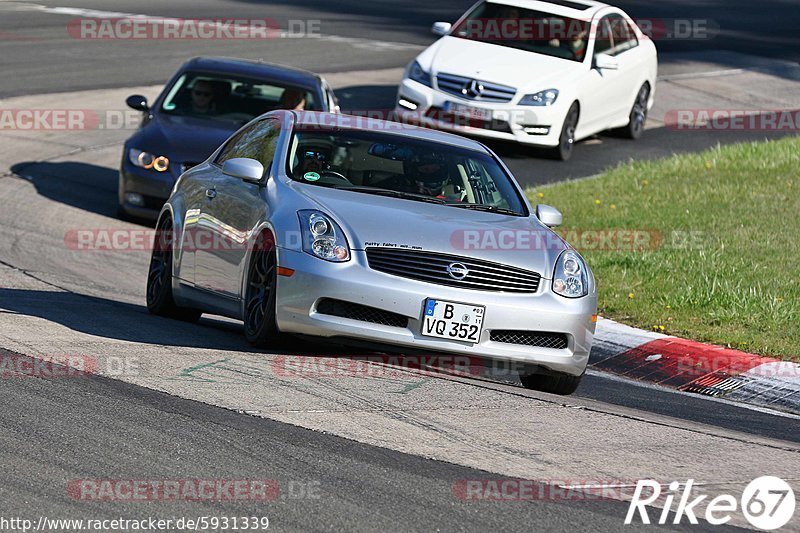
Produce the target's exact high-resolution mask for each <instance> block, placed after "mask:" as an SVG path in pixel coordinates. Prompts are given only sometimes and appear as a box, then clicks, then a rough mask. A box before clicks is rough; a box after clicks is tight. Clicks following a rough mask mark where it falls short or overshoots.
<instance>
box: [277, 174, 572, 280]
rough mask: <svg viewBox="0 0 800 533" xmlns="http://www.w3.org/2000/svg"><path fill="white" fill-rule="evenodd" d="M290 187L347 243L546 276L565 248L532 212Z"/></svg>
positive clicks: (354, 247)
mask: <svg viewBox="0 0 800 533" xmlns="http://www.w3.org/2000/svg"><path fill="white" fill-rule="evenodd" d="M290 186H291V187H292V188H293V189H295V191H296V192H297V193H299V194H301V195H303V196H305V197H306V198H307V199H308V200H309V201H310V202H312V203H313V204H316V205H317V206H318V207H317V208H318V209H319V210H320V211H322V212H323V213H325V214H327V215H329V216H331V217H332V218H333V219H334V220H335V222H336V223H338V224H339V225H340V226H341V227H342V229H343V230H344V232H345V233H346V234H347V237H348V240H349V244H350V247H351V248H352V249H355V250H363V249H365V248H367V247H370V246H387V245H388V246H396V247H398V248H402V247H409V248H412V249H415V248H416V249H422V250H425V251H430V252H440V253H444V254H452V255H458V256H463V257H472V258H477V259H484V260H486V261H493V262H496V263H501V264H505V265H510V266H515V267H518V268H523V269H526V270H532V271H535V272H538V273H540V274H541V275H542V277H545V278H548V279H550V278H551V277H552V269H553V265H554V264H555V261H556V259H557V258H558V255H559V254H560V253H561V252H562V251H563V250H565V249H566V248H568V246H567V244H566V243H565V242H564V240H563V239H561V237H560V236H558V235H557V234H556V233H555V232H553V231H551V230H550V229H549V228H547V227H545V226H543V225H542V224H541V223H540V222H539V221H538V220H537V219H536V218H535V217H534V216H531V217H515V216H508V215H500V214H497V213H489V212H484V211H470V210H467V209H459V208H456V207H445V206H441V205H436V204H430V203H425V202H418V201H414V200H404V199H400V198H389V197H384V196H376V195H372V194H365V193H357V192H349V191H343V190H337V189H329V188H326V187H320V186H315V185H306V184H302V183H292V184H291V185H290Z"/></svg>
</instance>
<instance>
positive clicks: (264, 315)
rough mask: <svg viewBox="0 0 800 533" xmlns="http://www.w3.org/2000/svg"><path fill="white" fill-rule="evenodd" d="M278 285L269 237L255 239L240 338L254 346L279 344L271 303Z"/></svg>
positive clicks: (271, 239) (271, 240)
mask: <svg viewBox="0 0 800 533" xmlns="http://www.w3.org/2000/svg"><path fill="white" fill-rule="evenodd" d="M277 285H278V257H277V254H276V252H275V240H274V239H273V237H272V234H271V233H267V232H263V233H261V235H259V237H258V240H257V241H256V245H255V247H254V249H253V254H252V256H251V258H250V268H249V269H248V273H247V288H246V289H245V308H244V334H245V337H246V338H247V341H248V342H250V343H251V344H253V345H254V346H259V347H263V346H267V345H270V344H272V345H274V344H276V343H277V342H278V341H279V340H280V337H279V336H280V332H279V331H278V326H277V323H276V320H275V301H276V296H277Z"/></svg>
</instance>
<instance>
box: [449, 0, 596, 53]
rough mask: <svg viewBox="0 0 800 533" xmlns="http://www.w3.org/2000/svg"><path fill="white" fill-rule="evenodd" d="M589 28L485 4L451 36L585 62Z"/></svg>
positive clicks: (577, 20) (574, 21)
mask: <svg viewBox="0 0 800 533" xmlns="http://www.w3.org/2000/svg"><path fill="white" fill-rule="evenodd" d="M588 34H589V24H588V22H587V21H586V20H585V19H582V18H570V17H565V16H563V15H557V14H555V13H548V12H546V11H537V10H533V9H525V8H521V7H517V6H512V5H506V4H498V3H495V2H482V3H480V4H478V5H477V6H476V7H475V8H474V9H473V10H472V11H470V12H469V13H468V14H467V15H466V16H465V17H464V18H463V19H462V20H461V21H460V22H459V23H458V25H456V27H455V28H453V30H452V31H451V32H450V35H451V36H452V37H458V38H460V39H469V40H472V41H480V42H484V43H489V44H495V45H498V46H505V47H508V48H516V49H518V50H525V51H526V52H533V53H536V54H544V55H548V56H552V57H559V58H562V59H569V60H570V61H578V62H581V61H583V59H584V57H586V44H587V43H586V41H587V36H588Z"/></svg>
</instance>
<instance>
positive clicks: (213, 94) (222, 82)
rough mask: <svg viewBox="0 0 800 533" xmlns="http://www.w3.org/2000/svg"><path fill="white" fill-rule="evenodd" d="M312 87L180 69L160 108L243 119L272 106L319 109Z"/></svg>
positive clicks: (270, 108) (242, 121)
mask: <svg viewBox="0 0 800 533" xmlns="http://www.w3.org/2000/svg"><path fill="white" fill-rule="evenodd" d="M320 104H321V105H322V106H324V105H325V104H324V102H317V100H316V98H315V96H314V91H311V90H308V89H305V88H300V87H294V86H291V85H284V84H282V83H279V82H271V81H269V82H268V81H265V80H259V79H253V78H242V77H237V76H233V75H227V74H211V73H207V72H191V71H189V72H184V73H183V74H182V75H181V76H180V77H179V78H178V79H177V80H176V81H175V83H174V84H173V85H172V86H171V87H170V88H169V90H168V91H167V95H166V97H165V98H164V103H163V104H162V105H161V112H162V113H166V114H170V115H183V116H192V117H198V118H207V119H211V120H224V121H228V122H239V123H242V124H244V123H246V122H248V121H250V120H252V119H254V118H255V117H257V116H259V115H263V114H264V113H266V112H268V111H272V110H274V109H304V110H307V111H315V110H322V109H320Z"/></svg>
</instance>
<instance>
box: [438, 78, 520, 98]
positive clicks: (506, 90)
mask: <svg viewBox="0 0 800 533" xmlns="http://www.w3.org/2000/svg"><path fill="white" fill-rule="evenodd" d="M473 81H474V82H476V83H477V84H478V85H480V86H481V87H482V91H480V93H479V94H474V93H472V92H470V91H466V92H462V91H464V90H465V88H468V87H469V86H470V84H471V83H472V82H473ZM436 84H437V86H438V87H439V89H440V90H442V91H444V92H446V93H449V94H454V95H456V96H459V97H461V98H466V99H468V100H476V101H480V102H510V101H511V99H512V98H514V95H515V94H517V90H516V89H515V88H513V87H508V86H506V85H500V84H497V83H490V82H488V81H480V80H473V79H472V78H465V77H464V76H456V75H455V74H445V73H443V72H441V73H439V75H437V76H436Z"/></svg>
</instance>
